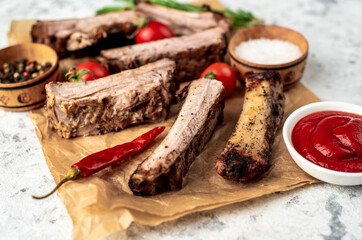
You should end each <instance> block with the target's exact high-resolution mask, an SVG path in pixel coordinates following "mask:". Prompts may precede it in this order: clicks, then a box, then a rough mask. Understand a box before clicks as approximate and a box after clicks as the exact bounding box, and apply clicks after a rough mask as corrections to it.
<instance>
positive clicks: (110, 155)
mask: <svg viewBox="0 0 362 240" xmlns="http://www.w3.org/2000/svg"><path fill="white" fill-rule="evenodd" d="M163 130H165V127H155V128H154V129H152V130H150V131H148V132H146V133H144V134H143V135H141V136H139V137H137V138H136V139H134V140H133V141H132V142H127V143H123V144H121V145H117V146H115V147H112V148H108V149H105V150H102V151H100V152H97V153H93V154H91V155H89V156H87V157H85V158H83V159H82V160H81V161H79V162H78V163H75V164H73V165H72V167H71V168H70V169H69V170H68V172H67V175H66V176H65V177H64V178H63V180H61V181H60V182H59V183H58V185H57V186H56V187H55V188H54V189H53V190H52V191H51V192H50V193H48V194H47V195H45V196H41V197H36V196H32V197H33V198H35V199H43V198H46V197H48V196H50V195H52V194H53V193H54V192H55V191H56V190H57V189H58V188H59V187H60V186H61V185H63V184H64V183H65V182H68V181H70V180H76V179H78V178H81V177H88V176H90V175H92V174H93V173H96V172H98V171H100V170H102V169H104V168H106V167H111V166H114V165H116V164H117V163H118V162H120V161H121V160H124V159H127V158H128V157H130V156H133V155H135V154H136V153H138V152H140V151H142V150H143V149H144V148H145V147H146V146H147V145H148V144H149V143H150V142H152V140H153V139H155V138H156V137H157V136H158V135H160V134H161V133H162V132H163Z"/></svg>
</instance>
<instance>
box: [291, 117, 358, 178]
mask: <svg viewBox="0 0 362 240" xmlns="http://www.w3.org/2000/svg"><path fill="white" fill-rule="evenodd" d="M292 143H293V146H294V148H295V149H296V150H297V152H298V153H299V154H300V155H302V156H303V157H304V158H306V159H307V160H309V161H310V162H312V163H314V164H317V165H319V166H321V167H324V168H328V169H331V170H336V171H341V172H362V116H360V115H357V114H353V113H347V112H340V111H321V112H315V113H312V114H309V115H307V116H305V117H304V118H302V119H301V120H299V121H298V122H297V124H296V125H295V127H294V128H293V131H292Z"/></svg>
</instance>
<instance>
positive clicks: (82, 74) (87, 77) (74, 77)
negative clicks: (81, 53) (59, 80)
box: [65, 62, 109, 82]
mask: <svg viewBox="0 0 362 240" xmlns="http://www.w3.org/2000/svg"><path fill="white" fill-rule="evenodd" d="M90 72H92V73H93V76H94V78H93V76H92V74H91V73H90ZM108 75H109V72H108V70H107V69H106V68H105V67H103V66H102V65H101V64H99V63H97V62H84V63H81V64H79V65H78V66H76V67H75V68H73V69H71V70H69V72H68V73H67V74H66V75H65V77H66V78H67V79H68V80H69V81H70V82H83V81H92V80H95V79H98V78H102V77H106V76H108Z"/></svg>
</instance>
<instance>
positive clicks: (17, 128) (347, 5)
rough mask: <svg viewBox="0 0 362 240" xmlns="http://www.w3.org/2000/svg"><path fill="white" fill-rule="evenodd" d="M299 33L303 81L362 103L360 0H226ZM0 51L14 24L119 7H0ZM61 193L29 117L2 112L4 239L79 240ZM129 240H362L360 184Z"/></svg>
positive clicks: (18, 1)
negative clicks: (304, 55) (306, 51)
mask: <svg viewBox="0 0 362 240" xmlns="http://www.w3.org/2000/svg"><path fill="white" fill-rule="evenodd" d="M222 2H223V3H224V5H226V6H227V7H230V8H243V9H246V10H250V11H252V12H253V13H255V15H257V16H259V17H261V18H263V19H264V20H265V22H266V23H269V24H278V25H282V26H286V27H290V28H293V29H295V30H297V31H300V32H301V33H302V34H304V35H305V36H306V38H307V39H308V41H309V44H310V55H309V61H308V65H307V68H306V71H305V75H304V77H303V79H302V82H303V83H304V84H305V85H306V86H307V87H308V88H309V89H311V90H312V91H313V92H314V93H316V95H318V96H319V97H320V98H321V99H322V100H336V101H344V102H349V103H354V104H359V105H362V77H361V76H362V31H361V22H362V14H361V12H360V9H362V1H359V0H345V1H342V0H293V1H282V0H275V1H268V0H259V1H246V0H243V1H231V0H229V1H226V0H223V1H222ZM0 3H1V4H0V6H1V8H0V22H1V23H2V24H1V25H0V48H3V47H5V46H7V38H6V33H7V31H8V28H9V24H10V21H11V19H24V18H29V19H34V18H39V19H60V18H68V17H75V16H78V17H84V16H91V15H92V14H93V13H94V10H95V9H97V8H99V7H101V6H104V5H110V4H117V2H114V1H110V0H107V1H97V0H82V1H80V0H78V1H71V0H67V1H56V0H48V1H45V0H37V1H35V0H27V1H22V0H12V1H6V0H0ZM53 186H54V181H53V179H52V176H51V175H50V172H49V170H48V168H47V166H46V163H45V160H44V156H43V153H42V151H41V147H40V144H39V141H38V139H37V138H36V136H35V132H34V129H33V126H32V123H31V121H30V118H29V116H28V114H27V113H12V112H5V111H3V110H0V201H1V202H0V239H55V240H57V239H62V240H66V239H71V238H72V222H71V219H70V217H69V215H68V213H67V210H66V209H65V207H64V205H63V204H62V202H61V201H60V200H59V198H58V197H57V196H56V195H53V196H52V197H50V198H48V199H46V200H43V201H41V202H39V201H35V200H33V199H32V198H31V197H30V195H31V194H32V193H40V192H44V190H45V189H50V188H51V187H53ZM125 236H126V237H128V238H129V239H230V240H231V239H324V240H335V239H352V240H354V239H356V240H357V239H362V186H355V187H341V186H334V185H329V184H323V183H321V184H315V185H311V186H305V187H302V188H299V189H296V190H292V191H289V192H286V193H279V194H273V195H269V196H266V197H262V198H258V199H255V200H251V201H247V202H242V203H236V204H233V205H229V206H226V207H222V208H218V209H215V210H212V211H205V212H201V213H194V214H190V215H188V216H185V217H182V218H180V219H178V220H175V221H171V222H167V223H164V224H161V225H159V226H156V227H150V226H144V225H141V224H137V223H133V224H132V225H131V226H130V228H129V229H128V230H127V231H126V232H125V233H124V235H122V236H120V235H116V234H114V235H113V236H112V237H113V238H114V239H116V238H118V237H125Z"/></svg>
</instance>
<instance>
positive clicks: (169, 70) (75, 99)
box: [46, 59, 176, 138]
mask: <svg viewBox="0 0 362 240" xmlns="http://www.w3.org/2000/svg"><path fill="white" fill-rule="evenodd" d="M174 70H175V63H174V61H172V60H169V59H163V60H159V61H157V62H154V63H151V64H148V65H145V66H143V67H141V68H138V69H134V70H128V71H124V72H121V73H119V74H115V75H111V76H108V77H105V78H101V79H98V80H95V81H90V82H82V83H49V84H47V85H46V93H47V104H46V111H47V115H48V122H49V126H50V127H51V128H53V129H55V130H56V131H57V133H58V135H59V136H61V137H64V138H70V137H77V136H89V135H99V134H103V133H108V132H112V131H119V130H121V129H123V128H125V127H127V126H129V125H134V124H139V123H143V122H145V121H152V120H158V119H164V118H166V116H167V114H168V111H169V106H170V104H171V102H172V98H173V96H174V91H175V87H176V84H175V82H174V78H173V74H174Z"/></svg>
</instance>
